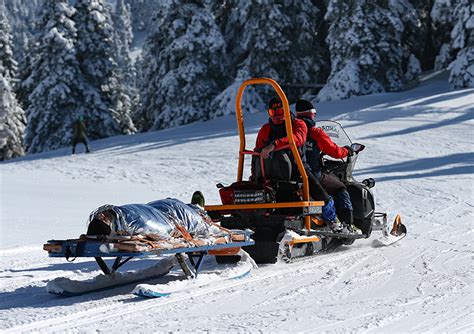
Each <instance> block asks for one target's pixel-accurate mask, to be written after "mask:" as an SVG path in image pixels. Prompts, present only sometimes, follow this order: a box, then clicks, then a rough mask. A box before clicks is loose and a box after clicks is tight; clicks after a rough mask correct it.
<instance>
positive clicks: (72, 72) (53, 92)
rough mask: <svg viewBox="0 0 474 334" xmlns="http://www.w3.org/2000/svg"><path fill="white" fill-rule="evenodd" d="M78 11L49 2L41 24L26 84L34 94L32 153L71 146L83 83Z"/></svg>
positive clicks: (29, 133) (29, 131)
mask: <svg viewBox="0 0 474 334" xmlns="http://www.w3.org/2000/svg"><path fill="white" fill-rule="evenodd" d="M74 12H75V10H74V8H72V7H70V6H69V4H68V2H67V0H48V1H46V2H45V4H44V7H43V16H42V18H41V21H40V23H39V25H38V34H37V37H36V39H37V43H38V46H37V48H35V53H36V54H37V55H36V57H35V61H34V63H33V64H32V66H31V74H30V76H29V77H28V78H27V80H26V81H25V82H23V84H24V86H25V89H26V90H27V91H28V92H30V94H29V96H28V100H29V105H28V109H27V110H26V115H27V120H28V122H27V128H26V132H25V146H26V148H27V151H28V152H30V153H35V152H41V151H45V150H50V149H55V148H58V147H61V146H64V145H68V144H70V143H71V128H70V126H71V122H72V121H73V120H74V119H75V118H76V117H77V116H78V115H79V112H80V106H81V104H82V100H83V95H82V93H83V89H84V87H83V83H84V82H83V80H82V77H81V75H80V70H79V63H78V62H77V59H76V49H75V42H76V28H75V25H74V22H73V21H72V16H73V14H74Z"/></svg>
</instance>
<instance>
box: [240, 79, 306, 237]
mask: <svg viewBox="0 0 474 334" xmlns="http://www.w3.org/2000/svg"><path fill="white" fill-rule="evenodd" d="M260 84H264V85H270V86H272V87H273V89H275V91H276V92H277V94H278V96H279V97H280V99H281V101H282V102H283V110H284V112H285V127H286V134H287V136H288V141H289V143H290V149H291V152H292V153H293V157H294V159H295V162H296V166H297V167H298V171H299V172H300V175H301V178H302V179H303V199H304V200H305V201H309V185H308V175H307V174H306V171H305V169H304V166H303V161H302V160H301V157H300V155H299V152H298V148H297V147H296V144H295V141H294V138H293V128H292V125H291V114H290V105H289V104H288V99H287V98H286V95H285V93H284V92H283V90H282V89H281V87H280V85H278V83H276V81H275V80H273V79H270V78H255V79H250V80H246V81H244V82H243V83H242V84H241V85H240V88H239V91H238V92H237V97H236V99H235V115H236V117H237V126H238V128H239V137H240V150H239V167H238V171H237V181H242V177H243V172H244V154H243V152H244V151H246V149H245V129H244V118H243V114H242V96H243V93H244V90H245V88H246V87H247V86H249V85H260ZM305 225H306V228H307V229H308V230H309V229H310V227H311V221H310V218H309V217H305Z"/></svg>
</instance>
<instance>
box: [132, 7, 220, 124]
mask: <svg viewBox="0 0 474 334" xmlns="http://www.w3.org/2000/svg"><path fill="white" fill-rule="evenodd" d="M154 26H155V30H154V31H153V32H152V33H151V34H150V35H149V37H148V38H147V41H146V43H145V46H144V50H143V81H142V84H141V89H140V91H141V93H142V98H141V106H140V110H139V113H138V117H139V119H140V120H141V121H142V123H141V124H140V125H141V129H142V130H144V131H146V130H151V129H161V128H166V127H172V126H177V125H181V124H186V123H191V122H194V121H198V120H206V119H208V118H209V111H210V103H211V101H212V99H213V98H214V97H215V96H216V95H217V94H218V93H219V92H220V91H221V90H222V87H223V84H222V82H223V81H224V79H227V78H226V77H225V76H226V73H225V71H226V57H225V42H224V39H223V37H222V34H221V33H220V31H219V28H218V27H217V25H216V23H215V21H214V18H213V16H212V15H211V13H210V12H209V11H208V10H207V9H206V8H205V7H204V6H203V5H202V3H201V2H200V1H176V3H175V5H173V6H171V7H169V9H168V10H162V11H159V12H158V15H157V17H155V23H154Z"/></svg>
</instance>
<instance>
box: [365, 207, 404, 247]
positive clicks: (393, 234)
mask: <svg viewBox="0 0 474 334" xmlns="http://www.w3.org/2000/svg"><path fill="white" fill-rule="evenodd" d="M382 233H383V235H382V236H381V237H380V238H378V239H375V240H373V241H372V246H373V247H384V246H390V245H393V244H394V243H396V242H397V241H399V240H401V239H403V238H404V237H405V236H406V235H407V229H406V227H405V225H403V223H402V219H401V217H400V215H397V216H396V217H395V220H394V221H393V225H392V229H391V230H390V232H388V229H387V227H386V226H385V228H383V229H382Z"/></svg>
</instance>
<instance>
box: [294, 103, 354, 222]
mask: <svg viewBox="0 0 474 334" xmlns="http://www.w3.org/2000/svg"><path fill="white" fill-rule="evenodd" d="M295 109H296V117H297V118H298V119H300V120H302V121H304V122H305V123H306V126H307V128H308V136H307V139H306V144H305V151H306V152H305V156H306V162H307V163H308V165H309V166H310V168H311V171H312V172H313V174H314V175H315V176H316V177H317V178H318V179H319V181H320V182H321V184H322V186H323V187H324V189H326V191H327V192H328V193H329V195H331V196H332V197H334V200H335V203H336V211H337V215H338V217H339V219H340V220H341V222H342V223H343V224H344V225H346V226H347V227H352V223H353V215H352V211H353V210H352V202H351V198H350V196H349V192H348V191H347V188H346V185H345V184H344V183H343V182H342V181H341V180H339V178H338V177H337V176H335V175H333V174H326V173H322V171H321V167H322V166H321V154H322V153H324V154H327V155H329V156H331V157H333V158H336V159H342V158H345V157H347V156H348V155H352V154H354V152H353V151H352V149H351V148H350V146H344V147H340V146H338V145H336V144H335V143H334V142H333V141H332V140H331V138H329V136H328V135H327V134H326V133H325V132H324V131H323V129H320V128H317V127H316V126H315V125H316V122H315V120H314V119H315V117H316V109H315V108H314V106H313V104H312V103H311V102H309V101H306V100H302V99H301V100H298V101H297V102H296V106H295ZM339 228H340V229H343V228H344V226H340V227H339Z"/></svg>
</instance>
